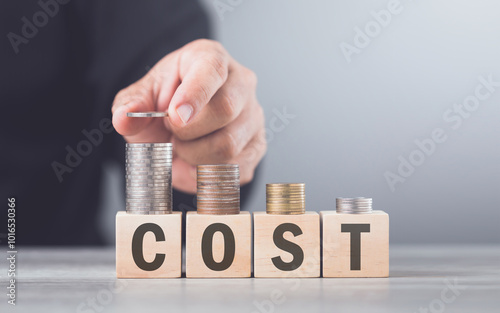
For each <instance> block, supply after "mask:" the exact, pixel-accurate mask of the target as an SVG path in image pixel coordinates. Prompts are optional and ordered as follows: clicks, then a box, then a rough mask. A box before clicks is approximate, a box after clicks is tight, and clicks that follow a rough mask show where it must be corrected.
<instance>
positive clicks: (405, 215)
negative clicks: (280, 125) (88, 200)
mask: <svg viewBox="0 0 500 313" xmlns="http://www.w3.org/2000/svg"><path fill="white" fill-rule="evenodd" d="M213 2H214V1H213V0H207V1H203V3H204V4H205V6H206V8H207V12H209V14H210V15H211V16H212V21H213V23H214V29H215V35H216V38H217V39H218V40H220V41H221V42H222V43H223V44H224V45H225V47H226V48H227V50H228V51H229V52H230V53H231V54H232V55H233V56H234V58H235V59H237V60H238V61H239V62H240V63H242V64H244V65H246V66H247V67H249V68H251V69H252V70H254V71H255V72H256V73H257V75H258V77H259V87H258V96H259V100H260V102H261V104H262V105H263V107H264V109H265V112H266V119H267V121H266V127H268V128H269V129H268V131H269V132H271V133H272V134H268V138H269V139H270V142H269V148H268V153H267V156H266V159H265V161H264V163H263V166H262V170H261V173H260V176H258V178H257V182H256V183H257V190H256V193H255V195H254V197H253V198H252V201H251V203H250V206H249V207H248V208H247V209H249V210H257V211H263V210H265V183H268V182H304V183H306V194H307V197H306V205H307V209H308V210H314V211H321V210H332V209H334V206H335V197H339V196H342V197H350V196H365V197H373V199H374V206H375V208H376V209H379V210H384V211H386V212H387V213H389V215H390V218H391V239H390V240H391V242H392V243H498V242H500V229H499V226H500V210H499V209H500V207H499V204H498V203H499V201H498V198H499V195H498V194H499V191H500V190H499V187H500V165H499V162H498V161H499V160H500V142H499V140H498V138H499V135H498V133H499V131H500V123H499V122H500V88H499V87H497V90H496V91H495V93H493V95H492V96H491V97H490V98H489V99H488V100H485V101H482V102H481V103H480V106H479V108H478V109H477V110H476V111H474V112H471V116H470V117H469V118H468V119H465V120H464V121H463V123H462V125H461V126H460V127H458V128H457V129H456V130H454V129H452V128H451V127H450V126H451V125H452V124H450V123H447V122H445V121H444V119H443V114H444V112H445V111H446V110H448V109H450V108H453V104H454V103H462V102H463V100H464V99H465V98H466V97H467V96H470V95H473V94H474V90H475V88H476V86H478V84H479V81H478V77H479V76H484V77H487V76H488V75H489V74H492V75H493V78H494V80H498V81H500V40H499V39H500V38H499V34H500V18H499V17H500V2H498V1H494V0H491V1H456V0H446V1H431V0H426V1H424V0H419V1H410V0H401V2H400V3H401V6H402V7H403V11H402V12H401V13H400V14H398V15H393V16H392V20H391V22H390V23H389V25H387V27H385V28H384V27H382V30H381V32H380V34H379V35H378V36H377V37H375V38H373V39H372V40H371V42H370V43H369V45H368V46H367V47H366V48H364V49H362V51H361V52H360V54H357V55H356V54H355V55H353V56H352V62H351V63H348V62H347V61H346V59H345V57H344V55H343V54H342V52H341V49H340V43H341V42H346V43H349V44H353V38H354V35H355V33H354V28H355V27H360V28H362V29H363V28H364V27H365V25H366V24H367V23H368V22H370V21H373V20H374V18H373V17H372V16H371V15H370V12H371V11H379V10H381V9H385V8H387V4H388V2H389V1H388V0H383V1H374V0H370V1H368V0H357V1H332V0H328V1H327V0H324V1H319V0H315V1H290V0H288V1H286V0H279V1H278V0H274V1H270V0H252V1H237V0H233V1H229V0H220V2H222V3H226V4H231V3H232V8H233V10H232V11H227V12H225V13H224V14H223V19H221V18H220V16H219V15H218V14H217V10H216V9H215V7H214V5H213ZM283 108H286V111H287V112H288V113H290V114H294V115H295V116H296V117H295V118H293V119H291V120H290V123H289V124H288V125H286V127H285V128H284V129H283V130H277V129H276V128H274V130H273V129H272V122H271V120H272V119H273V117H275V116H276V113H275V112H274V111H273V110H278V111H282V110H283ZM435 128H442V129H443V130H444V131H445V133H446V135H447V136H448V137H447V138H448V139H447V141H445V142H444V143H440V144H437V148H436V151H435V153H433V154H431V155H429V156H427V157H426V158H425V161H424V163H423V164H422V165H421V166H419V167H416V169H415V171H414V173H413V174H412V175H410V176H409V177H408V178H407V179H406V181H405V182H404V183H400V184H397V185H396V186H395V191H394V192H392V191H391V189H390V188H389V186H388V184H387V182H386V179H385V178H384V173H385V172H386V171H391V172H393V173H397V167H398V165H399V161H398V157H399V156H403V157H404V158H406V159H408V156H409V155H410V153H411V152H412V151H413V150H415V149H416V148H417V146H416V145H415V143H414V141H415V140H417V139H418V140H422V139H424V138H428V137H430V134H431V132H432V131H433V129H435ZM107 179H108V180H109V179H112V178H110V177H108V178H107ZM112 183H115V182H113V181H112ZM108 193H109V192H108ZM108 201H111V200H108ZM112 206H113V207H116V206H115V205H112ZM110 218H111V220H113V218H112V217H110ZM106 219H107V220H108V221H109V220H110V219H109V218H106ZM107 229H108V231H109V230H110V229H112V227H107ZM110 234H112V232H110Z"/></svg>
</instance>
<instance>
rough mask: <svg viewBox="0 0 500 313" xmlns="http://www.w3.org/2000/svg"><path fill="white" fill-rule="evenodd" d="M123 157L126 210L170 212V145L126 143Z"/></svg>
mask: <svg viewBox="0 0 500 313" xmlns="http://www.w3.org/2000/svg"><path fill="white" fill-rule="evenodd" d="M125 158H126V159H125V163H126V164H125V167H126V176H125V178H126V183H127V184H126V209H127V212H128V213H133V214H169V213H172V144H171V143H127V145H126V147H125Z"/></svg>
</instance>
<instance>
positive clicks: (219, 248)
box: [186, 212, 252, 278]
mask: <svg viewBox="0 0 500 313" xmlns="http://www.w3.org/2000/svg"><path fill="white" fill-rule="evenodd" d="M251 236H252V219H251V216H250V213H248V212H240V214H232V215H212V214H198V213H197V212H188V213H187V215H186V277H199V278H203V277H250V275H251V261H252V259H251V248H252V247H251V239H252V238H251Z"/></svg>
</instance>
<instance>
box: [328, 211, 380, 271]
mask: <svg viewBox="0 0 500 313" xmlns="http://www.w3.org/2000/svg"><path fill="white" fill-rule="evenodd" d="M321 220H322V226H323V277H388V276H389V215H388V214H387V213H385V212H383V211H373V212H372V213H370V214H344V213H342V214H339V213H337V212H335V211H323V212H321Z"/></svg>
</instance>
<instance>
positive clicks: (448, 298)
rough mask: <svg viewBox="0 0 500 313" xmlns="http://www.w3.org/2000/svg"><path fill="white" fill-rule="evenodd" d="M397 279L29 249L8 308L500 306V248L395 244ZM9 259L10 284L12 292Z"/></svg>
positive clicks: (23, 251)
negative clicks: (178, 268)
mask: <svg viewBox="0 0 500 313" xmlns="http://www.w3.org/2000/svg"><path fill="white" fill-rule="evenodd" d="M390 255H391V257H390V262H391V263H390V278H383V279H382V278H308V279H255V278H248V279H186V278H180V279H126V280H117V279H116V277H115V255H114V249H109V248H108V249H89V248H83V249H82V248H57V249H54V248H20V249H19V250H18V255H17V264H16V265H17V270H18V272H17V273H18V277H17V278H18V285H17V305H16V306H15V307H13V306H10V305H8V304H7V296H6V295H5V293H4V296H3V297H2V299H3V300H2V301H1V303H0V312H2V313H3V312H33V313H35V312H53V313H56V312H121V313H126V312H140V313H146V312H262V313H271V312H306V313H311V312H384V313H387V312H398V313H402V312H467V313H470V312H500V246H426V245H423V246H401V245H400V246H397V245H391V252H390ZM6 273H7V263H6V258H5V257H2V259H1V261H0V277H1V278H0V283H1V287H2V290H4V292H5V290H7V289H6V287H7V285H8V282H7V277H6Z"/></svg>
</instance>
